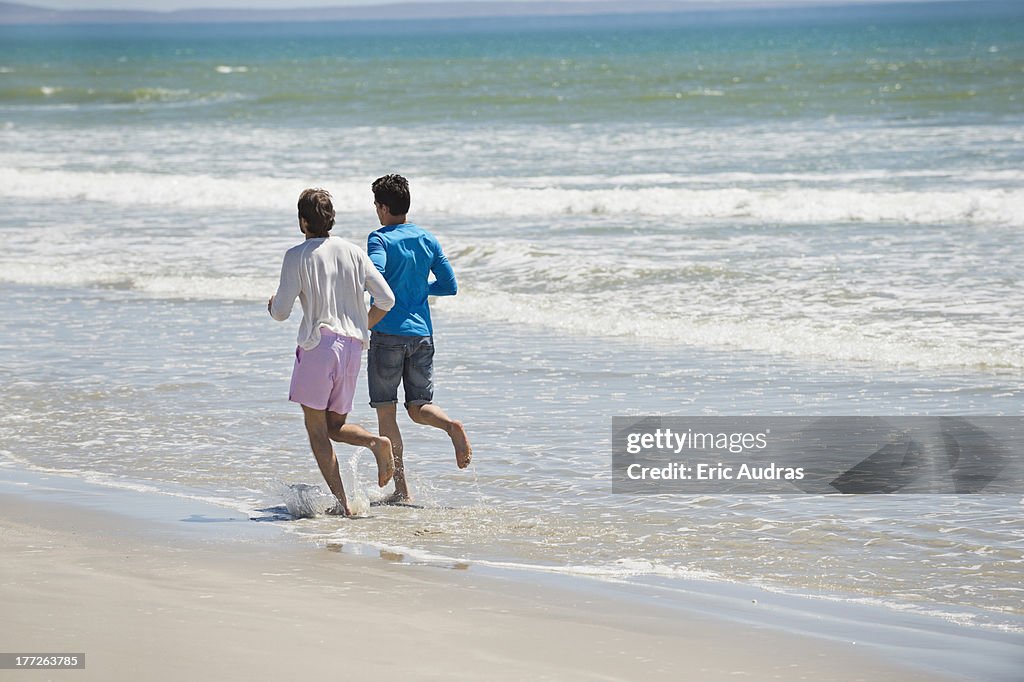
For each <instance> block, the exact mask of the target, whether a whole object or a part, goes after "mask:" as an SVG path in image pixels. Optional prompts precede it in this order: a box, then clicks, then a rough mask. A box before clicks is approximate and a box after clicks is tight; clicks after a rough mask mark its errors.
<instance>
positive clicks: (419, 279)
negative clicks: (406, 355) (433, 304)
mask: <svg viewBox="0 0 1024 682" xmlns="http://www.w3.org/2000/svg"><path fill="white" fill-rule="evenodd" d="M366 252H367V253H368V254H369V256H370V260H371V261H373V264H374V265H375V266H376V268H377V270H379V271H380V273H381V274H382V275H384V279H385V280H387V283H388V285H389V286H390V287H391V290H392V291H393V292H394V293H395V305H394V307H393V308H391V310H390V311H389V312H388V314H387V315H385V316H384V319H382V320H381V321H380V322H378V323H377V324H376V325H375V326H374V328H373V330H374V331H376V332H381V333H383V334H394V335H396V336H431V335H433V333H434V328H433V326H432V325H431V323H430V307H429V306H428V305H427V296H454V295H455V294H456V293H457V292H458V290H459V286H458V283H457V282H456V281H455V272H454V271H453V270H452V266H451V265H450V264H449V263H448V258H447V256H445V255H444V251H443V250H442V249H441V244H440V243H439V242H438V241H437V237H435V236H434V235H432V234H430V233H429V232H427V231H426V230H424V229H423V228H421V227H419V226H417V225H414V224H413V223H402V224H401V225H387V226H385V227H382V228H380V229H379V230H375V231H373V232H371V233H370V236H369V237H368V238H367V240H366ZM430 273H433V274H434V280H433V281H430V279H429V275H430Z"/></svg>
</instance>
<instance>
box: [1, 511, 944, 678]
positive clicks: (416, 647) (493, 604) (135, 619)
mask: <svg viewBox="0 0 1024 682" xmlns="http://www.w3.org/2000/svg"><path fill="white" fill-rule="evenodd" d="M0 519H2V520H0V554H2V561H0V603H2V604H3V618H2V625H0V639H2V642H3V644H2V646H0V651H5V652H25V653H29V652H84V653H85V654H86V668H85V670H60V671H18V672H11V671H0V679H5V680H6V679H14V680H19V679H25V680H44V679H52V680H104V681H110V680H133V681H134V680H156V681H160V680H272V679H299V680H301V679H314V678H313V676H317V679H352V678H353V676H354V677H355V678H356V679H363V678H366V677H367V676H378V675H380V676H388V677H390V678H392V679H409V680H730V681H735V680H737V679H750V680H816V681H824V680H846V681H853V680H870V681H872V682H881V681H883V680H899V681H901V682H905V681H910V680H935V679H936V677H935V675H933V674H926V673H923V672H918V671H911V670H907V669H905V668H901V667H899V666H898V665H896V664H895V663H892V662H889V661H886V660H882V659H880V658H879V657H878V656H877V655H874V654H872V652H870V651H863V650H858V649H857V647H856V646H855V645H852V644H845V645H844V644H839V643H833V642H823V641H818V640H813V639H808V638H804V637H800V636H797V635H792V634H789V633H786V632H780V631H777V630H773V629H769V628H763V627H760V628H759V627H754V626H749V625H737V624H732V623H727V622H724V621H719V620H716V619H713V618H710V617H708V616H704V615H700V614H687V613H686V612H684V611H680V610H678V609H670V608H665V607H659V606H650V605H646V604H643V603H638V602H636V601H630V600H626V599H619V598H616V597H615V596H613V595H607V594H603V593H600V592H596V591H587V590H561V589H556V588H554V587H552V586H550V585H533V584H531V583H530V582H527V581H523V580H508V579H503V578H500V577H493V576H489V575H477V574H476V573H475V572H474V571H473V570H472V569H471V568H470V570H456V569H450V570H446V569H442V568H437V567H428V566H415V565H409V564H405V563H400V562H395V561H389V560H388V559H389V558H390V559H395V558H396V557H389V556H387V555H385V556H383V557H381V558H379V559H378V558H376V557H365V556H362V557H360V556H348V555H346V554H344V553H340V552H338V551H336V550H335V551H332V550H331V549H328V548H318V547H312V546H308V545H304V544H302V543H301V542H297V541H296V540H295V539H293V538H291V537H289V536H287V535H286V534H284V533H280V532H276V529H268V531H270V530H275V532H268V533H267V534H266V535H265V537H262V538H259V539H257V540H252V539H250V540H249V541H246V542H241V541H237V540H233V541H232V540H225V539H223V538H222V537H218V538H209V537H206V538H200V539H188V538H185V537H181V536H174V535H170V534H161V533H159V532H154V531H153V527H152V524H143V523H141V522H139V521H136V520H134V519H130V518H128V517H125V516H121V515H117V514H111V513H106V512H102V511H97V510H91V509H83V508H80V507H71V506H62V505H55V504H53V503H48V502H46V501H39V500H32V499H31V498H29V497H25V496H21V495H8V494H0Z"/></svg>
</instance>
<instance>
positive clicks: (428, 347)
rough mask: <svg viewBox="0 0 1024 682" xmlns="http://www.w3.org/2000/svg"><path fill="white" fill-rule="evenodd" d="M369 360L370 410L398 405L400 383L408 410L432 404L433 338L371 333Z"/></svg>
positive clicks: (367, 370)
mask: <svg viewBox="0 0 1024 682" xmlns="http://www.w3.org/2000/svg"><path fill="white" fill-rule="evenodd" d="M366 357H367V360H366V377H367V384H368V385H369V388H370V407H381V406H384V405H394V404H395V403H397V402H398V384H399V382H401V383H402V385H403V386H404V387H405V406H406V407H411V406H413V405H426V404H427V403H429V402H431V401H433V399H434V340H433V338H431V337H429V336H395V335H393V334H380V333H378V332H372V333H371V335H370V350H369V351H368V353H367V356H366Z"/></svg>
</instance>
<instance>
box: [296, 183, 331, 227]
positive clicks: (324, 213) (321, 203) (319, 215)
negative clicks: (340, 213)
mask: <svg viewBox="0 0 1024 682" xmlns="http://www.w3.org/2000/svg"><path fill="white" fill-rule="evenodd" d="M299 227H300V228H301V229H302V233H303V234H305V235H306V236H309V237H329V236H330V233H331V228H332V227H334V204H332V203H331V193H330V192H328V191H327V190H325V189H320V188H319V187H316V188H313V189H306V190H303V191H302V194H300V195H299Z"/></svg>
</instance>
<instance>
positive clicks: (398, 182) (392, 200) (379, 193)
mask: <svg viewBox="0 0 1024 682" xmlns="http://www.w3.org/2000/svg"><path fill="white" fill-rule="evenodd" d="M372 188H373V203H374V206H376V207H377V218H378V219H379V220H380V224H381V225H393V224H396V223H397V222H404V221H405V215H406V214H407V213H408V212H409V201H410V199H409V181H408V180H406V179H405V178H403V177H402V176H401V175H385V176H384V177H382V178H377V179H376V180H374V181H373V185H372Z"/></svg>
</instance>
